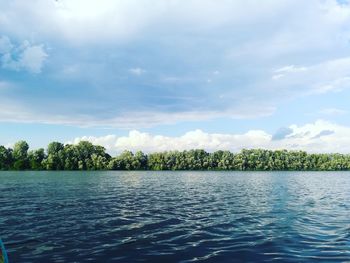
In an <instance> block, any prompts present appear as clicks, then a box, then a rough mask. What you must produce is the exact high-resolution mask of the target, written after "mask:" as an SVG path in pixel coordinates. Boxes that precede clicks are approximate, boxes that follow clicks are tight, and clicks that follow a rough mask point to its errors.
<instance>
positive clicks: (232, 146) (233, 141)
mask: <svg viewBox="0 0 350 263" xmlns="http://www.w3.org/2000/svg"><path fill="white" fill-rule="evenodd" d="M106 137H108V138H112V137H113V138H114V140H112V141H109V142H108V143H107V144H102V145H103V146H105V147H106V148H107V149H110V150H114V151H117V152H120V151H123V150H126V149H127V150H132V151H137V150H140V149H142V150H143V151H145V152H155V151H167V150H180V151H182V150H189V149H199V148H200V149H206V150H208V151H213V150H216V149H222V150H237V148H236V147H237V146H238V145H245V146H246V147H248V148H251V147H254V146H257V145H262V144H266V143H267V142H268V141H269V140H270V137H271V136H270V135H268V134H266V133H265V132H263V131H259V130H256V131H254V130H252V131H249V132H247V133H245V134H232V135H231V134H209V133H205V132H203V131H202V130H194V131H190V132H187V133H185V134H184V135H182V136H179V137H168V136H163V135H151V134H149V133H142V132H139V131H136V130H132V131H130V132H129V134H128V136H122V137H116V136H115V137H114V136H113V135H108V136H106ZM103 138H105V137H99V138H98V137H82V138H75V139H74V140H73V142H74V143H77V142H79V141H80V140H84V139H89V141H91V142H93V143H95V142H98V141H103Z"/></svg>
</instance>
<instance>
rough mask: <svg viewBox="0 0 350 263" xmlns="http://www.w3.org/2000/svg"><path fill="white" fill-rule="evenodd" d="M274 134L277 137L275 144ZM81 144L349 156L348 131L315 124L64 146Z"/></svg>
mask: <svg viewBox="0 0 350 263" xmlns="http://www.w3.org/2000/svg"><path fill="white" fill-rule="evenodd" d="M287 132H288V136H287ZM276 134H279V135H278V140H277V139H276ZM282 135H284V136H282ZM81 140H88V141H91V142H92V143H96V144H101V145H102V146H104V147H106V148H107V149H108V150H109V151H110V152H112V153H115V152H121V151H123V150H131V151H137V150H142V151H144V152H158V151H169V150H181V151H182V150H189V149H205V150H207V151H210V152H211V151H216V150H230V151H233V152H237V151H239V150H241V149H243V148H248V149H249V148H264V149H288V150H305V151H308V152H317V153H323V152H339V153H349V152H350V151H349V148H348V145H350V127H346V126H340V125H337V124H334V123H331V122H328V121H324V120H317V121H315V122H314V123H308V124H305V125H302V126H297V125H291V126H289V128H284V130H283V131H282V130H281V129H280V130H279V131H278V132H276V133H275V135H271V134H269V133H267V132H265V131H263V130H249V131H247V132H246V133H242V134H229V133H226V134H224V133H207V132H204V131H202V130H199V129H197V130H194V131H189V132H186V133H185V134H183V135H180V136H173V137H170V136H164V135H152V134H150V133H145V132H140V131H137V130H132V131H130V132H129V134H128V135H127V136H120V137H118V136H116V135H107V136H101V137H93V136H84V137H77V138H75V139H73V140H72V141H70V142H67V143H78V142H79V141H81Z"/></svg>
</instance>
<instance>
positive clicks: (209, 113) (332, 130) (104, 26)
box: [0, 0, 350, 152]
mask: <svg viewBox="0 0 350 263" xmlns="http://www.w3.org/2000/svg"><path fill="white" fill-rule="evenodd" d="M349 52H350V5H349V4H348V2H347V1H344V0H343V1H336V0H309V1H304V0H281V1H275V0H266V1H263V2H261V1H259V0H244V1H243V0H242V1H236V0H235V1H229V0H222V1H216V0H202V1H198V0H188V1H182V0H174V1H166V0H143V1H136V0H124V1H122V0H100V1H97V0H95V1H93V0H84V1H83V0H69V1H68V0H58V1H54V0H52V1H50V0H33V1H25V0H13V1H5V0H0V66H1V67H0V144H3V145H8V146H11V145H12V144H13V143H14V142H15V141H17V140H20V139H25V140H27V141H28V142H29V143H30V145H31V146H32V147H33V148H38V147H44V146H46V145H47V143H48V142H50V141H53V140H58V141H61V142H67V143H74V142H77V141H79V140H82V139H88V140H90V141H92V142H94V143H99V144H102V145H104V146H105V147H106V148H107V149H108V150H109V151H111V152H118V151H121V150H123V149H131V150H136V149H141V150H144V151H157V150H170V149H179V150H182V149H189V148H205V149H207V150H209V151H212V150H217V149H229V150H232V151H236V150H239V149H241V148H243V147H248V148H256V147H263V148H273V149H275V148H287V149H303V150H308V151H318V152H324V151H337V152H349V150H348V149H350V147H348V145H349V144H350V139H348V138H350V118H349V111H350V106H349V103H348V101H349V98H350V89H349V85H350V55H349V54H350V53H349Z"/></svg>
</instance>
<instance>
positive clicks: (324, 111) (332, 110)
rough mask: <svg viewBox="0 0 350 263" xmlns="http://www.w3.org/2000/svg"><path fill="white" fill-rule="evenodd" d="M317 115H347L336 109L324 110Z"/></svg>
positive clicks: (345, 112)
mask: <svg viewBox="0 0 350 263" xmlns="http://www.w3.org/2000/svg"><path fill="white" fill-rule="evenodd" d="M319 113H321V114H323V115H328V116H338V115H344V114H347V113H348V111H346V110H343V109H338V108H325V109H323V110H320V111H319Z"/></svg>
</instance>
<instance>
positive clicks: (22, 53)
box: [0, 36, 48, 73]
mask: <svg viewBox="0 0 350 263" xmlns="http://www.w3.org/2000/svg"><path fill="white" fill-rule="evenodd" d="M47 57H48V54H47V53H46V52H45V50H44V47H43V45H32V44H30V42H29V41H24V42H23V43H22V44H21V45H19V46H17V47H16V46H14V45H13V44H12V43H11V41H10V39H9V38H8V37H6V36H3V37H1V38H0V58H1V65H2V67H3V68H5V69H11V70H16V71H19V70H26V71H29V72H31V73H40V72H41V70H42V67H43V64H44V62H45V60H46V58H47Z"/></svg>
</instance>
